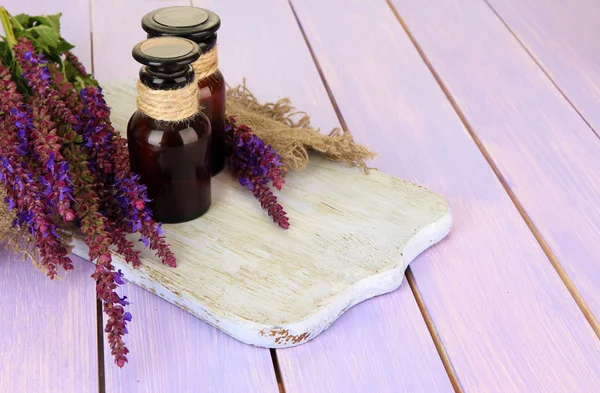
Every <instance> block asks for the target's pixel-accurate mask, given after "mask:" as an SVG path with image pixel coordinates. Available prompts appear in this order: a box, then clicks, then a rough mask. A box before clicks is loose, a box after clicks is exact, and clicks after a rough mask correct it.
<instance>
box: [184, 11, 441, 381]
mask: <svg viewBox="0 0 600 393" xmlns="http://www.w3.org/2000/svg"><path fill="white" fill-rule="evenodd" d="M194 4H195V5H197V6H204V7H208V8H210V9H213V10H215V11H216V12H217V13H218V14H219V15H220V16H221V17H222V19H223V27H222V29H221V30H220V31H219V48H220V49H219V51H220V52H219V56H220V65H221V67H222V69H223V73H224V74H225V78H226V80H227V81H228V83H230V84H233V85H235V84H237V83H240V82H241V81H242V78H245V77H246V78H248V86H249V87H250V88H251V89H252V91H253V92H255V93H256V94H257V96H258V98H259V99H260V100H261V101H265V100H277V99H279V98H281V97H290V98H291V99H292V101H293V103H294V104H295V105H296V106H297V107H298V108H299V109H301V110H306V111H307V112H308V113H309V114H310V115H311V117H312V120H313V123H314V124H315V125H317V126H319V127H321V129H322V130H323V131H328V130H330V129H331V128H333V127H338V126H339V123H338V120H337V118H336V115H335V112H334V110H333V109H332V106H331V103H330V101H329V99H328V96H327V93H326V91H325V89H324V87H323V84H322V83H321V80H320V78H319V75H318V72H317V69H316V68H315V66H314V63H313V61H312V59H311V57H310V54H309V52H308V50H307V49H306V44H305V42H304V40H303V38H302V35H301V32H300V31H299V29H298V27H297V24H296V21H295V18H294V16H293V13H292V12H291V10H290V8H289V5H288V3H287V1H285V0H260V1H252V2H249V1H240V0H236V1H228V2H222V1H194ZM428 252H431V251H428ZM417 261H418V260H417ZM403 285H406V284H403ZM386 299H387V300H386ZM368 321H372V323H369V322H368ZM290 351H291V352H290ZM277 353H278V355H279V359H280V368H281V374H282V378H283V383H284V385H285V389H286V391H287V392H303V393H305V392H306V393H308V392H328V393H337V392H344V393H350V392H371V391H373V392H377V391H379V392H384V391H386V389H387V390H389V391H403V389H401V387H403V386H404V387H406V386H409V387H411V389H410V390H404V391H410V392H414V393H419V392H424V393H425V392H426V393H433V392H451V391H452V387H451V384H450V381H449V379H448V377H447V375H446V372H445V370H444V368H443V366H442V363H441V361H440V359H439V357H438V354H437V352H436V349H435V347H434V346H433V343H432V340H431V337H430V335H429V333H428V331H427V327H426V326H425V324H424V322H423V319H422V317H421V315H420V312H419V309H418V307H417V305H416V303H415V300H414V298H413V296H412V293H411V292H410V291H409V290H408V288H407V287H405V288H402V287H401V288H400V289H399V290H398V291H395V292H393V293H392V294H390V295H386V296H383V297H377V298H375V299H371V300H370V301H369V302H366V303H362V304H359V305H357V306H356V307H354V308H352V309H351V310H349V311H348V312H346V314H344V315H343V316H342V317H341V318H340V319H339V320H338V321H337V322H336V324H335V326H334V327H332V328H331V329H329V330H327V331H326V332H325V333H323V334H322V335H321V336H319V337H317V338H316V339H315V340H314V341H312V342H309V343H307V344H305V345H302V346H299V347H296V348H294V349H286V350H277ZM286 354H288V355H289V356H287V355H286ZM294 354H295V355H294ZM358 380H359V381H358ZM357 381H358V382H357ZM355 382H356V383H355Z"/></svg>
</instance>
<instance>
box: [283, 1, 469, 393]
mask: <svg viewBox="0 0 600 393" xmlns="http://www.w3.org/2000/svg"><path fill="white" fill-rule="evenodd" d="M386 1H388V0H386ZM288 4H289V6H290V8H291V10H292V13H293V14H294V18H295V19H296V23H297V24H298V28H299V29H300V32H301V34H302V38H303V39H304V42H305V43H306V47H307V48H308V51H309V52H310V55H311V57H312V59H313V62H314V63H315V67H316V68H317V71H318V72H319V76H320V77H321V81H322V82H323V85H324V86H325V90H326V91H327V95H328V96H329V100H330V101H331V104H332V105H333V108H334V110H335V113H336V115H337V117H338V120H339V122H340V125H341V126H342V129H343V130H344V132H347V133H349V134H350V135H351V134H352V133H351V132H350V130H349V129H348V125H347V124H346V121H345V120H344V116H343V115H342V112H341V110H340V108H339V106H338V103H337V101H336V99H335V96H334V95H333V92H332V90H331V88H330V86H329V83H328V82H327V79H326V78H325V74H324V73H323V70H322V69H321V65H320V64H319V60H318V59H317V56H316V54H315V52H314V50H313V48H312V46H311V44H310V41H309V40H308V36H307V35H306V32H305V31H304V28H303V27H302V22H301V21H300V18H299V17H298V14H297V13H296V10H295V9H294V5H293V4H292V2H291V1H290V0H288ZM388 5H390V6H391V4H390V3H389V2H388ZM392 11H393V12H394V15H396V17H397V18H398V20H400V17H399V15H398V14H397V13H396V12H395V10H394V9H393V7H392ZM400 23H401V24H402V22H400ZM402 26H403V27H404V25H403V24H402ZM404 30H405V31H406V32H407V34H408V31H407V29H406V28H405V29H404ZM408 35H409V37H410V39H411V41H412V42H413V45H415V46H416V43H415V42H414V40H413V38H412V36H411V35H410V34H408ZM417 50H418V51H419V54H420V55H421V57H423V55H422V53H421V50H420V48H418V47H417ZM428 67H429V65H428ZM429 68H430V69H431V67H429ZM436 80H437V78H436ZM444 92H446V91H445V90H444ZM405 276H406V279H407V281H408V285H409V286H410V289H411V291H412V293H413V296H414V298H415V301H416V302H417V306H418V307H419V310H420V311H421V316H422V317H423V320H424V321H425V325H426V326H427V330H428V331H429V334H430V336H431V339H432V340H433V343H434V345H435V348H436V350H437V352H438V355H439V356H440V359H441V361H442V364H443V365H444V369H445V370H446V373H447V374H448V378H449V379H450V383H451V384H452V388H453V389H454V391H455V392H456V393H463V389H462V387H461V386H460V382H459V380H458V377H457V376H456V373H455V372H454V367H453V366H452V363H451V361H450V358H449V357H448V354H447V352H446V349H445V348H444V345H443V344H442V341H441V340H440V338H439V336H438V334H437V329H436V328H435V325H434V323H433V319H432V318H431V316H430V315H429V314H428V312H427V308H426V307H425V303H424V302H423V298H422V296H421V294H420V293H419V289H418V288H417V285H416V282H415V279H414V276H413V274H412V271H411V270H410V266H408V267H407V268H406V272H405ZM272 354H273V355H274V358H273V364H274V365H275V366H276V368H275V371H276V374H277V376H278V385H279V386H280V389H283V392H285V388H284V386H283V380H282V381H281V384H279V378H281V374H280V373H279V371H280V370H279V364H278V363H275V362H276V361H277V352H276V351H275V350H273V352H272Z"/></svg>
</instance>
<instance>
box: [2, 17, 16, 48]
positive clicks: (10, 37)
mask: <svg viewBox="0 0 600 393" xmlns="http://www.w3.org/2000/svg"><path fill="white" fill-rule="evenodd" d="M0 21H1V22H2V28H3V29H4V34H6V44H7V45H8V47H9V48H10V49H11V50H12V47H13V46H15V44H16V43H17V38H16V37H15V34H14V33H13V29H12V25H11V24H10V19H9V15H8V11H6V8H4V7H0Z"/></svg>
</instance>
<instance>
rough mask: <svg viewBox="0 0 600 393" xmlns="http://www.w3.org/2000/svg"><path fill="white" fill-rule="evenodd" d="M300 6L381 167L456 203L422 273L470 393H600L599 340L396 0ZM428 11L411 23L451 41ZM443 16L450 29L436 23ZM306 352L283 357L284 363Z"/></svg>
mask: <svg viewBox="0 0 600 393" xmlns="http://www.w3.org/2000/svg"><path fill="white" fill-rule="evenodd" d="M455 3H456V2H453V4H455ZM293 4H294V7H295V9H296V11H297V12H298V15H299V19H300V21H301V23H302V26H303V28H304V30H305V31H306V33H307V35H308V39H309V41H310V44H311V45H312V47H313V49H314V50H315V53H316V56H317V59H318V61H319V63H320V64H321V67H322V69H323V72H324V74H325V77H326V78H327V80H328V81H329V84H330V86H331V89H332V93H333V96H334V97H335V100H336V101H337V103H338V104H339V107H340V110H341V112H342V115H343V116H344V118H345V120H346V122H347V124H348V126H349V127H350V129H351V130H352V132H353V134H354V135H355V137H356V138H357V139H358V140H359V141H362V142H368V143H369V144H371V145H372V146H373V148H374V149H375V150H377V151H379V152H380V153H381V157H380V158H379V159H378V160H377V161H376V162H375V164H376V165H377V166H378V167H379V168H380V169H381V170H383V171H386V172H388V173H391V174H393V175H395V176H398V177H401V178H404V179H409V180H411V181H415V182H417V183H419V184H423V185H425V186H427V187H428V188H430V189H433V190H435V191H437V192H440V193H441V194H442V195H444V197H446V198H447V199H448V202H449V204H450V206H452V211H453V216H454V219H455V221H454V227H453V230H452V233H451V234H450V236H449V238H448V239H447V240H448V241H444V242H442V243H440V244H439V245H438V246H437V247H435V248H434V249H432V250H431V251H430V252H427V253H426V254H424V255H423V256H422V257H421V261H420V262H419V263H418V264H415V265H414V266H413V267H412V268H411V269H412V272H413V274H414V277H415V281H416V286H417V290H418V291H419V293H420V295H421V296H422V299H423V301H424V304H425V307H426V310H427V312H428V313H429V315H430V316H431V318H432V321H433V324H434V326H435V329H436V332H437V337H439V340H440V341H441V344H442V345H443V347H444V349H445V351H446V353H447V354H448V357H449V361H450V363H451V367H452V370H453V373H454V374H455V375H456V377H457V380H458V382H459V384H460V386H461V387H462V389H463V391H465V392H482V391H485V392H525V391H566V392H572V391H577V392H593V391H595V388H596V387H597V386H598V384H599V383H600V342H599V341H598V339H597V337H596V336H595V334H594V332H593V331H592V329H591V327H590V326H589V325H588V323H587V321H586V320H585V318H584V317H583V315H582V313H581V312H580V310H579V308H578V306H577V304H576V303H575V301H574V299H573V298H572V297H571V296H570V294H569V292H568V291H567V290H566V288H565V287H564V285H563V284H562V282H561V281H560V279H559V277H558V275H557V273H556V271H555V270H554V269H553V267H552V265H551V264H550V263H549V261H548V259H547V258H546V256H545V254H544V252H543V251H542V249H541V248H540V247H539V245H538V244H537V242H536V240H535V239H534V237H533V235H532V233H531V232H530V230H529V228H528V226H527V225H526V223H525V222H524V221H523V219H522V218H521V216H520V215H519V213H518V211H517V209H516V208H515V206H514V205H513V203H512V201H511V200H510V198H509V197H508V195H507V194H506V192H505V191H504V189H503V187H502V185H501V183H500V182H499V181H498V179H497V178H496V176H495V175H494V173H493V171H492V169H491V168H490V167H489V166H488V165H487V163H486V161H485V159H484V157H483V156H482V154H481V152H480V151H479V149H478V148H477V146H476V144H475V143H474V141H473V140H472V138H471V137H470V135H469V134H468V132H467V131H466V130H465V128H464V127H463V126H462V124H461V122H460V120H459V118H458V116H457V115H456V114H455V112H454V111H453V109H452V107H451V105H450V103H449V102H448V101H447V99H446V98H445V96H444V94H443V92H442V90H441V89H440V87H439V86H438V85H437V83H436V81H435V79H434V78H433V76H432V75H431V74H430V73H429V71H428V69H427V67H426V65H425V64H424V62H423V61H422V59H421V58H420V56H419V54H418V53H417V51H416V49H415V48H414V46H413V45H412V43H411V41H410V40H409V38H408V37H407V35H406V34H405V32H404V31H403V29H402V27H401V25H400V24H399V23H398V21H397V20H396V18H395V17H394V15H393V13H392V12H391V11H390V9H389V8H388V6H387V5H386V4H385V2H369V1H352V2H347V1H342V0H337V1H333V0H332V1H328V2H321V1H318V0H311V1H294V2H293ZM429 4H430V3H423V2H414V4H412V3H411V5H412V6H413V7H412V8H414V10H417V9H418V10H420V11H419V13H418V15H415V14H416V13H417V12H416V11H414V12H413V15H409V16H408V17H409V20H412V21H413V23H414V24H417V25H421V24H422V25H423V26H424V27H423V30H425V29H428V30H429V31H432V32H435V33H434V35H435V36H436V37H437V39H438V40H440V37H439V35H440V34H441V33H442V31H440V30H439V27H438V26H439V25H443V22H444V18H443V17H442V16H443V15H445V16H446V17H447V16H448V15H449V14H451V13H450V12H449V10H446V9H443V8H441V7H440V5H439V4H438V5H436V6H433V5H429ZM432 14H435V15H438V14H439V16H440V21H438V22H437V24H434V23H431V24H428V23H425V22H424V21H428V17H429V16H430V15H432ZM447 20H448V22H447V23H450V21H454V20H455V19H452V18H447ZM364 21H372V22H373V23H370V24H368V29H366V30H362V29H360V28H358V26H361V22H364ZM456 23H459V22H456ZM472 23H474V22H472ZM482 24H483V23H482ZM489 24H491V22H490V21H487V23H486V24H485V25H486V26H479V30H480V31H479V32H472V33H471V35H470V36H471V37H475V38H477V37H479V36H481V34H482V32H484V31H486V29H487V25H489ZM425 26H427V27H425ZM432 39H433V36H432ZM465 40H466V38H460V39H457V42H463V41H465ZM494 47H495V46H494V45H492V46H490V47H489V48H494ZM448 53H449V54H453V55H454V56H455V58H456V59H458V60H461V59H463V57H461V56H463V55H464V53H463V52H460V51H458V50H457V48H456V47H452V49H448ZM469 53H470V52H469ZM459 55H460V56H459ZM458 60H457V61H458ZM461 64H462V67H463V68H462V72H463V74H464V75H465V78H468V77H474V76H473V73H474V70H473V71H471V72H465V71H464V68H465V65H464V61H462V60H461ZM458 69H459V68H458V67H457V71H458ZM480 72H481V71H480ZM515 77H517V76H515ZM482 85H483V86H485V81H483V80H482V81H479V85H478V86H472V87H471V89H473V90H476V89H478V88H479V89H481V86H482ZM527 93H528V92H527V91H523V92H522V94H523V95H526V94H527ZM479 98H480V101H481V102H486V101H485V99H489V100H490V101H491V100H492V98H493V97H491V98H488V97H487V96H482V97H479ZM491 102H493V101H491ZM532 108H535V107H534V106H532ZM489 121H490V122H498V123H502V122H503V121H507V119H504V118H503V117H500V116H497V117H495V118H491V119H490V120H489ZM524 131H525V130H522V132H524ZM300 350H301V347H300V348H293V349H290V350H285V351H280V355H279V358H280V362H281V364H283V365H285V364H286V362H287V361H288V359H294V358H295V357H296V356H298V351H300ZM348 361H351V360H348ZM322 364H323V362H321V363H318V364H316V367H315V368H318V367H320V366H322ZM283 369H284V370H285V369H286V368H285V367H283ZM290 372H293V370H292V371H290ZM303 377H305V378H308V375H306V376H303ZM299 378H300V377H299ZM348 379H349V381H348V385H347V386H349V387H352V386H353V385H352V383H353V382H354V379H353V377H352V376H349V377H348ZM297 391H302V390H301V389H297ZM384 391H385V390H384Z"/></svg>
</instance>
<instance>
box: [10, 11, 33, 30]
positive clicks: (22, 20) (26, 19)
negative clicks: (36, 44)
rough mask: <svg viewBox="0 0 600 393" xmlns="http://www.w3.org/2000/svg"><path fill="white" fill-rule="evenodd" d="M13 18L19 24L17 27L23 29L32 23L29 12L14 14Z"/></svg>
mask: <svg viewBox="0 0 600 393" xmlns="http://www.w3.org/2000/svg"><path fill="white" fill-rule="evenodd" d="M13 20H15V21H16V22H17V23H18V24H19V26H17V27H20V28H21V30H23V29H27V28H29V27H31V26H30V25H29V23H31V17H30V16H29V15H27V14H19V15H16V16H13Z"/></svg>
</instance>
